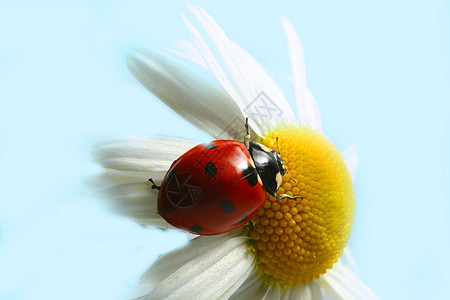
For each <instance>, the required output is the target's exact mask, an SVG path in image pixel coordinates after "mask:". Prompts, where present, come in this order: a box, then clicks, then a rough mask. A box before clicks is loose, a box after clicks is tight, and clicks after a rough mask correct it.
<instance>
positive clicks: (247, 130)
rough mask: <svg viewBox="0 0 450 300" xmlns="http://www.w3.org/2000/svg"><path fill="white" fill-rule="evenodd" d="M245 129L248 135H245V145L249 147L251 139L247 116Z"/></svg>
mask: <svg viewBox="0 0 450 300" xmlns="http://www.w3.org/2000/svg"><path fill="white" fill-rule="evenodd" d="M245 131H246V132H247V135H246V136H245V137H244V145H245V146H246V147H247V148H248V141H249V140H250V130H249V129H248V117H246V118H245Z"/></svg>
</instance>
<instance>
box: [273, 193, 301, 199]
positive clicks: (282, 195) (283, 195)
mask: <svg viewBox="0 0 450 300" xmlns="http://www.w3.org/2000/svg"><path fill="white" fill-rule="evenodd" d="M272 196H273V197H274V198H277V199H278V200H281V199H284V198H288V199H303V197H300V196H289V195H287V194H281V195H279V196H277V194H274V195H272Z"/></svg>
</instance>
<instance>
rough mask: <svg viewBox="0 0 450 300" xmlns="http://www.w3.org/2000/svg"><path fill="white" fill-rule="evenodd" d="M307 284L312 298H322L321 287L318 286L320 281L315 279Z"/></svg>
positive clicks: (320, 299)
mask: <svg viewBox="0 0 450 300" xmlns="http://www.w3.org/2000/svg"><path fill="white" fill-rule="evenodd" d="M308 285H309V288H310V290H311V298H312V299H313V300H322V299H323V293H322V287H321V286H320V283H319V282H318V281H317V280H313V281H312V282H310V283H309V284H308Z"/></svg>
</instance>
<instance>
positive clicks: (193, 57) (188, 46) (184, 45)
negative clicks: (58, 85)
mask: <svg viewBox="0 0 450 300" xmlns="http://www.w3.org/2000/svg"><path fill="white" fill-rule="evenodd" d="M175 46H177V48H178V49H166V51H167V52H170V53H172V54H175V55H177V56H179V57H183V58H186V59H188V60H190V61H193V62H195V63H196V64H198V65H200V66H202V67H204V68H205V69H208V65H207V64H206V62H205V61H204V60H203V57H202V55H201V54H200V52H198V49H197V47H195V45H194V43H193V42H191V41H186V40H178V41H176V42H175Z"/></svg>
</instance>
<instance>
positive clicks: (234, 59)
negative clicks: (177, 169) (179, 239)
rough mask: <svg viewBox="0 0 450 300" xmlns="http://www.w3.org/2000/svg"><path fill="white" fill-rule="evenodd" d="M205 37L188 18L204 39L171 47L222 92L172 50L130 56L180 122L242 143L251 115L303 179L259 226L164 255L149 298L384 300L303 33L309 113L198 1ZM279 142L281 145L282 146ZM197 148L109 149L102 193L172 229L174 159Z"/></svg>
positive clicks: (296, 66) (300, 66)
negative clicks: (167, 203)
mask: <svg viewBox="0 0 450 300" xmlns="http://www.w3.org/2000/svg"><path fill="white" fill-rule="evenodd" d="M190 9H191V10H192V11H193V13H194V14H195V15H196V17H197V19H198V21H199V22H200V23H201V29H202V31H203V32H201V31H200V30H199V29H198V28H196V27H194V26H193V25H192V24H191V23H190V21H188V20H187V19H186V18H184V21H185V23H186V25H187V27H188V29H189V31H190V33H191V36H192V39H193V42H182V43H181V44H182V46H183V47H182V50H180V51H175V50H173V51H170V52H171V53H172V54H176V55H178V56H179V57H183V58H188V59H190V60H192V61H194V62H196V63H198V65H199V66H202V67H205V68H207V69H208V70H209V71H210V72H211V74H212V75H213V76H215V78H216V79H217V81H218V82H219V83H220V85H221V86H220V87H215V86H212V85H211V84H210V83H206V82H205V81H203V80H202V79H201V78H199V77H196V75H195V73H193V72H192V71H191V70H190V69H189V68H187V67H186V66H185V65H183V64H181V63H179V62H177V60H176V59H175V58H173V57H172V56H170V55H169V54H168V53H162V52H157V51H153V52H152V51H138V52H135V53H133V54H132V55H131V56H130V57H129V60H128V64H129V68H130V70H131V71H132V73H133V74H134V75H135V76H136V78H137V79H138V80H139V81H140V82H141V83H142V84H143V85H144V86H145V87H147V88H148V89H149V90H150V91H151V92H152V93H153V94H154V95H156V96H157V97H158V98H159V99H160V100H161V101H163V102H164V103H165V104H167V105H168V106H169V107H170V108H172V109H173V110H174V111H175V112H177V113H178V114H179V115H180V116H182V117H183V118H185V119H186V120H188V121H189V122H191V123H192V124H193V125H195V126H197V127H198V128H200V129H201V130H203V131H205V132H206V133H208V134H210V135H211V136H212V137H213V138H215V139H236V140H243V136H244V135H245V129H244V126H243V124H244V120H245V117H246V116H248V117H249V127H250V131H251V136H252V139H253V140H256V141H258V142H260V143H262V144H264V145H266V146H267V147H268V148H270V149H277V147H278V149H279V151H280V155H281V157H282V158H283V160H284V162H285V164H286V166H287V168H288V169H289V171H290V175H291V176H292V178H295V179H297V180H293V179H292V178H290V176H289V175H288V174H285V175H284V176H283V184H282V186H281V187H280V189H279V191H278V193H279V194H283V193H285V194H288V195H291V196H293V195H301V196H302V197H303V198H297V199H289V198H284V199H277V198H274V197H272V196H267V199H266V201H265V204H264V206H263V208H262V209H261V210H260V211H259V212H258V214H257V215H256V217H254V218H253V219H252V224H251V225H247V226H244V227H242V228H240V229H238V230H235V231H232V232H229V233H226V234H222V235H218V236H202V237H197V238H194V239H192V240H191V241H190V242H189V243H188V245H187V246H185V247H183V248H181V249H178V250H175V251H173V252H170V253H168V254H166V255H164V256H162V257H160V258H159V259H158V260H157V261H156V262H155V263H154V264H153V265H152V266H151V267H150V268H149V269H148V270H147V271H146V272H145V274H143V276H142V278H141V283H142V285H143V286H144V287H146V288H147V291H146V293H145V294H144V295H143V296H142V299H166V298H167V299H228V298H230V299H324V298H326V297H328V298H332V299H378V298H377V296H376V295H375V294H374V293H373V292H372V291H371V290H370V289H369V288H368V287H367V286H366V285H365V284H364V283H363V282H362V281H361V280H360V279H359V278H358V277H357V276H356V275H355V274H354V273H353V272H352V271H351V270H350V269H349V268H348V267H347V266H345V265H344V263H343V261H344V260H345V257H348V255H347V254H348V250H346V248H345V247H346V243H347V240H348V237H349V235H350V231H351V228H352V223H353V218H354V206H355V197H354V193H353V187H352V179H351V171H352V169H354V167H355V164H356V156H355V152H354V149H353V148H350V150H348V151H346V152H345V153H341V152H339V151H338V150H337V148H336V147H335V146H334V145H333V144H332V143H331V142H330V141H329V140H328V139H327V138H326V137H325V136H324V135H323V133H322V129H321V118H320V113H319V110H318V107H317V105H316V102H315V100H314V98H313V96H312V94H311V92H310V91H309V90H308V88H307V86H306V80H305V68H304V62H303V50H302V47H301V44H300V41H299V40H298V37H297V35H296V32H295V29H294V28H293V26H292V25H291V24H290V23H289V21H287V20H286V19H284V18H282V25H283V28H284V30H285V33H286V37H287V40H288V46H289V56H290V60H291V63H292V81H293V85H294V89H295V97H296V100H297V105H298V111H299V118H298V120H297V118H296V117H295V114H294V112H293V111H292V109H291V107H290V106H289V104H288V102H287V100H286V98H285V96H284V95H283V93H282V91H281V90H280V89H279V87H278V86H277V85H276V84H275V83H274V81H273V80H272V79H271V78H270V77H269V75H268V74H267V73H266V71H265V70H264V69H263V68H262V67H261V66H260V65H259V63H258V62H257V61H256V60H255V59H254V58H253V57H251V56H250V55H249V54H248V53H247V52H246V51H245V50H244V49H242V48H241V47H240V46H239V45H238V44H236V43H235V42H233V41H231V40H230V39H229V38H228V37H227V36H226V35H225V33H224V32H223V31H222V29H221V28H220V27H219V25H218V24H217V23H216V22H215V21H214V20H213V19H212V18H211V16H209V15H208V14H207V13H206V12H205V11H204V10H203V9H201V8H199V7H194V6H190ZM277 142H278V143H279V145H277ZM194 146H195V144H194V143H192V142H189V141H186V140H181V139H174V138H134V139H129V140H116V141H110V142H106V143H103V144H100V145H98V147H97V148H96V149H95V151H94V155H95V157H96V158H97V159H98V160H99V161H100V162H101V164H102V165H103V167H104V168H105V172H104V174H102V175H101V176H100V180H98V181H97V184H98V186H97V191H96V194H97V195H99V196H102V197H103V198H104V199H106V201H105V202H106V203H107V204H108V205H109V206H110V207H111V208H112V209H114V210H115V211H116V212H118V213H120V214H122V215H125V216H128V217H131V218H133V219H135V220H136V221H137V222H139V223H142V224H150V225H153V226H157V227H162V228H170V225H168V224H167V223H166V222H165V221H164V220H163V219H162V218H161V217H160V216H159V215H158V214H157V207H156V206H157V197H158V192H157V191H156V190H154V189H151V183H149V182H148V179H149V178H153V180H154V181H155V182H156V183H159V182H161V181H162V179H163V178H164V176H165V174H166V172H167V170H168V169H169V168H170V166H171V164H172V162H173V161H174V160H175V159H177V158H178V157H179V156H180V155H181V154H183V153H184V152H185V151H187V150H188V149H190V148H192V147H194Z"/></svg>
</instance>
